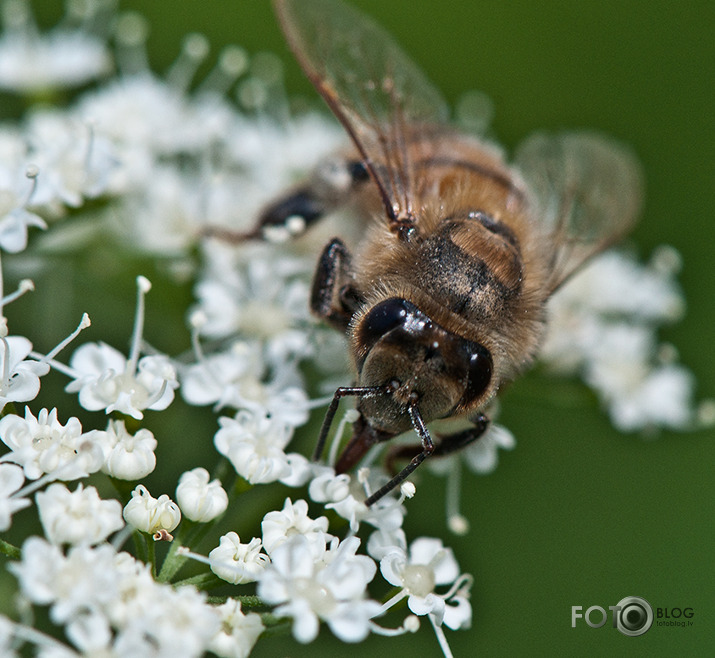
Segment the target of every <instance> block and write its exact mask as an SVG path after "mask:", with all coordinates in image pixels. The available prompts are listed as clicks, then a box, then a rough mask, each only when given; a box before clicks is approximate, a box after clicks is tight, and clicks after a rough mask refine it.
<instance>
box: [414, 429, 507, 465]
mask: <svg viewBox="0 0 715 658" xmlns="http://www.w3.org/2000/svg"><path fill="white" fill-rule="evenodd" d="M515 445H516V439H515V438H514V435H513V434H512V433H511V431H510V430H508V429H507V428H506V427H504V426H503V425H499V423H495V422H490V423H489V426H488V427H487V429H486V431H485V432H484V434H482V435H481V436H480V437H479V438H478V439H477V440H476V441H472V443H470V444H469V445H468V446H467V447H466V448H464V449H462V450H460V451H459V452H457V453H455V454H453V455H451V456H448V457H443V458H440V459H428V460H427V465H428V467H429V468H430V470H432V471H433V472H435V473H440V474H441V475H450V474H451V473H452V463H451V462H452V461H453V460H455V459H462V460H464V462H465V463H466V464H467V466H468V467H469V468H470V469H471V470H472V471H473V472H474V473H479V474H480V475H486V474H488V473H491V472H492V471H494V469H495V468H496V467H497V464H498V462H499V449H500V448H501V449H502V450H513V449H514V446H515Z"/></svg>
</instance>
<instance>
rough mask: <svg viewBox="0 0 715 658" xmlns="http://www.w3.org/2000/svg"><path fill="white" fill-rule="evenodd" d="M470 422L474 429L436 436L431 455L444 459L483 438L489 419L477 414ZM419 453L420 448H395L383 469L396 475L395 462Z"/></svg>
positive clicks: (411, 446)
mask: <svg viewBox="0 0 715 658" xmlns="http://www.w3.org/2000/svg"><path fill="white" fill-rule="evenodd" d="M470 421H471V422H472V423H473V424H474V427H469V428H467V429H465V430H461V431H459V432H454V433H452V434H440V435H438V437H437V438H438V439H439V442H438V443H437V444H436V445H435V449H434V452H433V453H432V455H433V456H435V457H444V456H445V455H450V454H452V453H453V452H457V451H459V450H462V449H463V448H466V447H467V446H468V445H469V444H470V443H474V441H476V440H477V439H478V438H480V437H481V436H483V435H484V433H485V432H486V431H487V428H488V427H489V419H488V418H487V417H486V416H485V415H484V414H477V415H476V416H474V417H473V418H470ZM421 451H422V448H421V447H420V446H416V445H407V446H395V447H394V448H392V449H391V450H390V451H389V452H388V453H387V456H386V457H385V467H386V468H387V471H388V472H389V473H397V468H396V466H395V462H397V461H398V460H404V459H412V458H413V457H414V456H415V455H417V454H419V453H420V452H421Z"/></svg>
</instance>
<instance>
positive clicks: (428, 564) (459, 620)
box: [380, 537, 471, 629]
mask: <svg viewBox="0 0 715 658" xmlns="http://www.w3.org/2000/svg"><path fill="white" fill-rule="evenodd" d="M380 571H381V573H382V575H383V577H384V578H385V580H386V581H387V582H388V583H390V584H391V585H395V586H396V587H401V588H402V595H406V596H408V599H407V605H408V607H409V608H410V610H411V611H412V612H413V613H414V614H416V615H420V616H422V615H430V617H431V618H432V619H433V620H434V622H435V624H436V625H437V626H441V625H442V623H444V624H445V625H447V626H448V627H449V628H452V629H456V628H462V627H466V626H468V625H469V623H470V622H471V607H469V602H468V600H467V598H466V593H467V592H463V591H462V588H460V587H459V584H460V579H463V578H464V577H463V576H460V573H459V566H458V565H457V561H456V559H455V558H454V554H453V553H452V549H451V548H445V547H444V546H443V545H442V540H441V539H434V538H430V537H420V538H418V539H415V540H414V541H413V542H412V544H411V545H410V550H409V556H408V554H407V552H406V551H405V550H404V549H402V548H399V547H395V549H394V550H392V551H390V552H389V553H388V554H387V555H385V557H383V558H382V560H381V561H380ZM448 584H457V585H458V587H457V589H456V590H454V591H452V590H450V591H449V592H447V593H446V594H438V593H436V592H435V588H436V587H437V586H438V585H448ZM453 589H454V588H453ZM467 589H468V588H467ZM395 598H396V599H398V600H399V598H401V597H400V596H399V595H398V597H395Z"/></svg>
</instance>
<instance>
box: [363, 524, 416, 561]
mask: <svg viewBox="0 0 715 658" xmlns="http://www.w3.org/2000/svg"><path fill="white" fill-rule="evenodd" d="M395 548H397V549H398V550H401V551H402V552H407V536H406V535H405V531H404V530H403V529H402V528H395V529H386V528H377V529H376V530H374V531H373V532H372V533H370V537H369V539H368V540H367V552H368V555H370V557H372V558H373V559H374V560H382V558H384V557H385V556H386V555H387V554H388V553H390V552H391V551H392V550H394V549H395Z"/></svg>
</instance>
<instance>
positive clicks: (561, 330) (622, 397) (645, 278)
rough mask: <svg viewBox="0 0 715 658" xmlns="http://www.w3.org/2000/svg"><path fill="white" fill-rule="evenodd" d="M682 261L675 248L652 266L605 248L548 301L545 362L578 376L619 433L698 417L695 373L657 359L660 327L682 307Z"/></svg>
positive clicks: (659, 253)
mask: <svg viewBox="0 0 715 658" xmlns="http://www.w3.org/2000/svg"><path fill="white" fill-rule="evenodd" d="M678 262H679V256H678V254H677V252H675V251H674V250H673V249H671V248H666V247H661V248H659V249H657V250H656V251H655V252H654V254H653V257H652V258H651V262H650V263H648V264H647V265H640V264H638V263H637V262H636V261H635V260H634V259H633V258H632V257H630V256H627V255H624V254H622V253H619V252H615V251H611V252H606V253H604V254H602V255H601V256H599V257H598V258H596V259H594V260H593V261H592V262H591V263H590V264H589V266H588V267H586V268H584V269H583V270H582V271H581V272H579V273H578V274H577V275H576V276H574V277H573V279H571V280H570V281H569V282H568V284H567V285H565V286H564V287H563V289H562V290H559V292H558V294H556V295H554V297H553V298H552V299H551V301H550V303H549V317H550V321H549V326H548V328H547V334H546V337H545V340H544V342H543V345H542V349H541V358H542V360H543V361H544V362H545V363H546V364H547V365H548V366H549V367H550V368H551V369H553V370H555V371H558V372H561V373H567V374H573V373H579V374H581V375H582V376H583V378H584V380H585V381H586V383H587V384H588V385H589V386H590V387H591V388H592V389H593V390H594V391H595V392H596V393H597V394H598V396H599V397H600V399H601V400H602V401H603V403H604V404H605V405H606V406H607V408H608V411H609V413H610V416H611V420H612V422H613V423H614V425H615V426H616V427H617V428H619V429H620V430H622V431H634V430H639V429H650V428H653V427H661V426H665V427H671V428H675V429H683V428H688V427H691V426H693V425H694V422H695V421H694V419H695V415H696V412H695V409H694V406H695V405H694V404H693V400H692V396H693V381H692V377H691V376H690V375H689V373H687V372H686V371H685V369H683V368H682V367H679V366H677V365H676V364H674V363H670V362H668V363H660V362H659V358H658V357H659V354H660V352H661V351H662V348H661V349H659V347H658V345H657V338H656V333H655V330H656V328H657V325H658V324H662V323H664V322H670V321H673V320H676V319H678V318H679V317H680V316H681V315H682V312H683V308H684V302H683V298H682V294H681V292H680V290H679V288H678V285H677V284H676V282H675V278H674V275H675V272H676V270H677V268H678ZM666 351H667V350H666Z"/></svg>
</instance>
